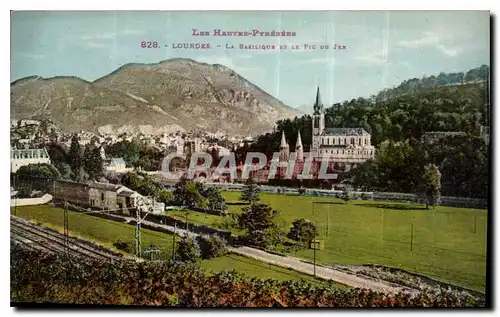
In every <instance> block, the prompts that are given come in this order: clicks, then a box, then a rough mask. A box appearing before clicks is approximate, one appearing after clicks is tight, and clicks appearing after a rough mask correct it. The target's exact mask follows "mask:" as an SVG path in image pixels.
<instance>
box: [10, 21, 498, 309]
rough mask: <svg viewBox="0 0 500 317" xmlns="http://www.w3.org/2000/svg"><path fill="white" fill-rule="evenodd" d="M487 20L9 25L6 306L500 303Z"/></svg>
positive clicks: (386, 305) (304, 305)
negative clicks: (494, 298)
mask: <svg viewBox="0 0 500 317" xmlns="http://www.w3.org/2000/svg"><path fill="white" fill-rule="evenodd" d="M490 19H491V18H490V13H489V12H488V11H259V12H257V11H13V12H12V13H11V75H10V78H11V84H10V90H11V94H10V97H11V100H10V122H11V125H10V145H11V150H10V164H11V166H10V169H11V178H10V191H11V202H10V211H11V217H10V237H11V239H10V240H11V242H10V251H11V252H10V257H11V293H10V301H11V305H12V306H25V305H48V304H51V305H61V304H86V305H119V306H120V307H143V306H163V307H332V308H338V307H407V308H413V307H476V308H484V307H489V306H490V305H491V298H490V296H491V294H490V289H491V288H490V286H489V283H490V282H491V281H490V278H491V267H490V263H489V261H488V260H491V259H490V258H489V257H490V256H491V253H490V252H487V249H488V248H487V247H491V241H489V239H488V237H490V238H491V233H490V232H491V231H492V229H491V225H492V224H491V223H490V221H489V220H491V218H490V217H489V213H490V212H491V211H490V199H491V195H490V188H491V184H490V173H491V171H492V169H491V168H490V164H491V162H490V160H491V156H490V153H491V149H490V147H491V142H490V125H491V121H490V120H491V119H490V104H491V101H490ZM488 229H489V230H488ZM488 234H490V236H489V235H488Z"/></svg>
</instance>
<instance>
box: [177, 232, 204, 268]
mask: <svg viewBox="0 0 500 317" xmlns="http://www.w3.org/2000/svg"><path fill="white" fill-rule="evenodd" d="M199 257H200V247H199V246H198V244H197V243H196V241H195V240H194V239H193V238H191V237H189V236H187V235H185V236H183V237H182V239H180V240H179V241H178V242H177V245H176V248H175V258H176V259H177V260H179V261H181V262H196V261H197V260H198V259H199Z"/></svg>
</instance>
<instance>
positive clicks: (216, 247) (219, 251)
mask: <svg viewBox="0 0 500 317" xmlns="http://www.w3.org/2000/svg"><path fill="white" fill-rule="evenodd" d="M196 242H197V243H198V245H199V247H200V253H201V257H202V258H203V259H211V258H216V257H219V256H223V255H225V254H227V244H226V241H225V240H224V239H222V238H221V237H219V236H216V235H200V236H198V237H197V238H196Z"/></svg>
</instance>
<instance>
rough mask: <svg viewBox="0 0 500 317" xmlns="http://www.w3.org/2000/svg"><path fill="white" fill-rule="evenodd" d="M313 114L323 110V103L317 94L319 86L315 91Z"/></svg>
mask: <svg viewBox="0 0 500 317" xmlns="http://www.w3.org/2000/svg"><path fill="white" fill-rule="evenodd" d="M313 108H314V114H320V113H321V112H323V104H322V103H321V96H320V94H319V86H318V90H317V91H316V102H315V103H314V107H313Z"/></svg>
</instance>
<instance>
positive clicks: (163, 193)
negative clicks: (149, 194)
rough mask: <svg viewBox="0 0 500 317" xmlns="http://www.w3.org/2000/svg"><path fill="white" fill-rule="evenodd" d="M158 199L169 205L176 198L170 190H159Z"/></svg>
mask: <svg viewBox="0 0 500 317" xmlns="http://www.w3.org/2000/svg"><path fill="white" fill-rule="evenodd" d="M156 199H157V200H158V201H159V202H162V203H164V204H165V205H169V204H171V203H172V201H173V200H174V195H173V194H172V193H171V192H169V191H168V190H159V191H158V193H157V197H156Z"/></svg>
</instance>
